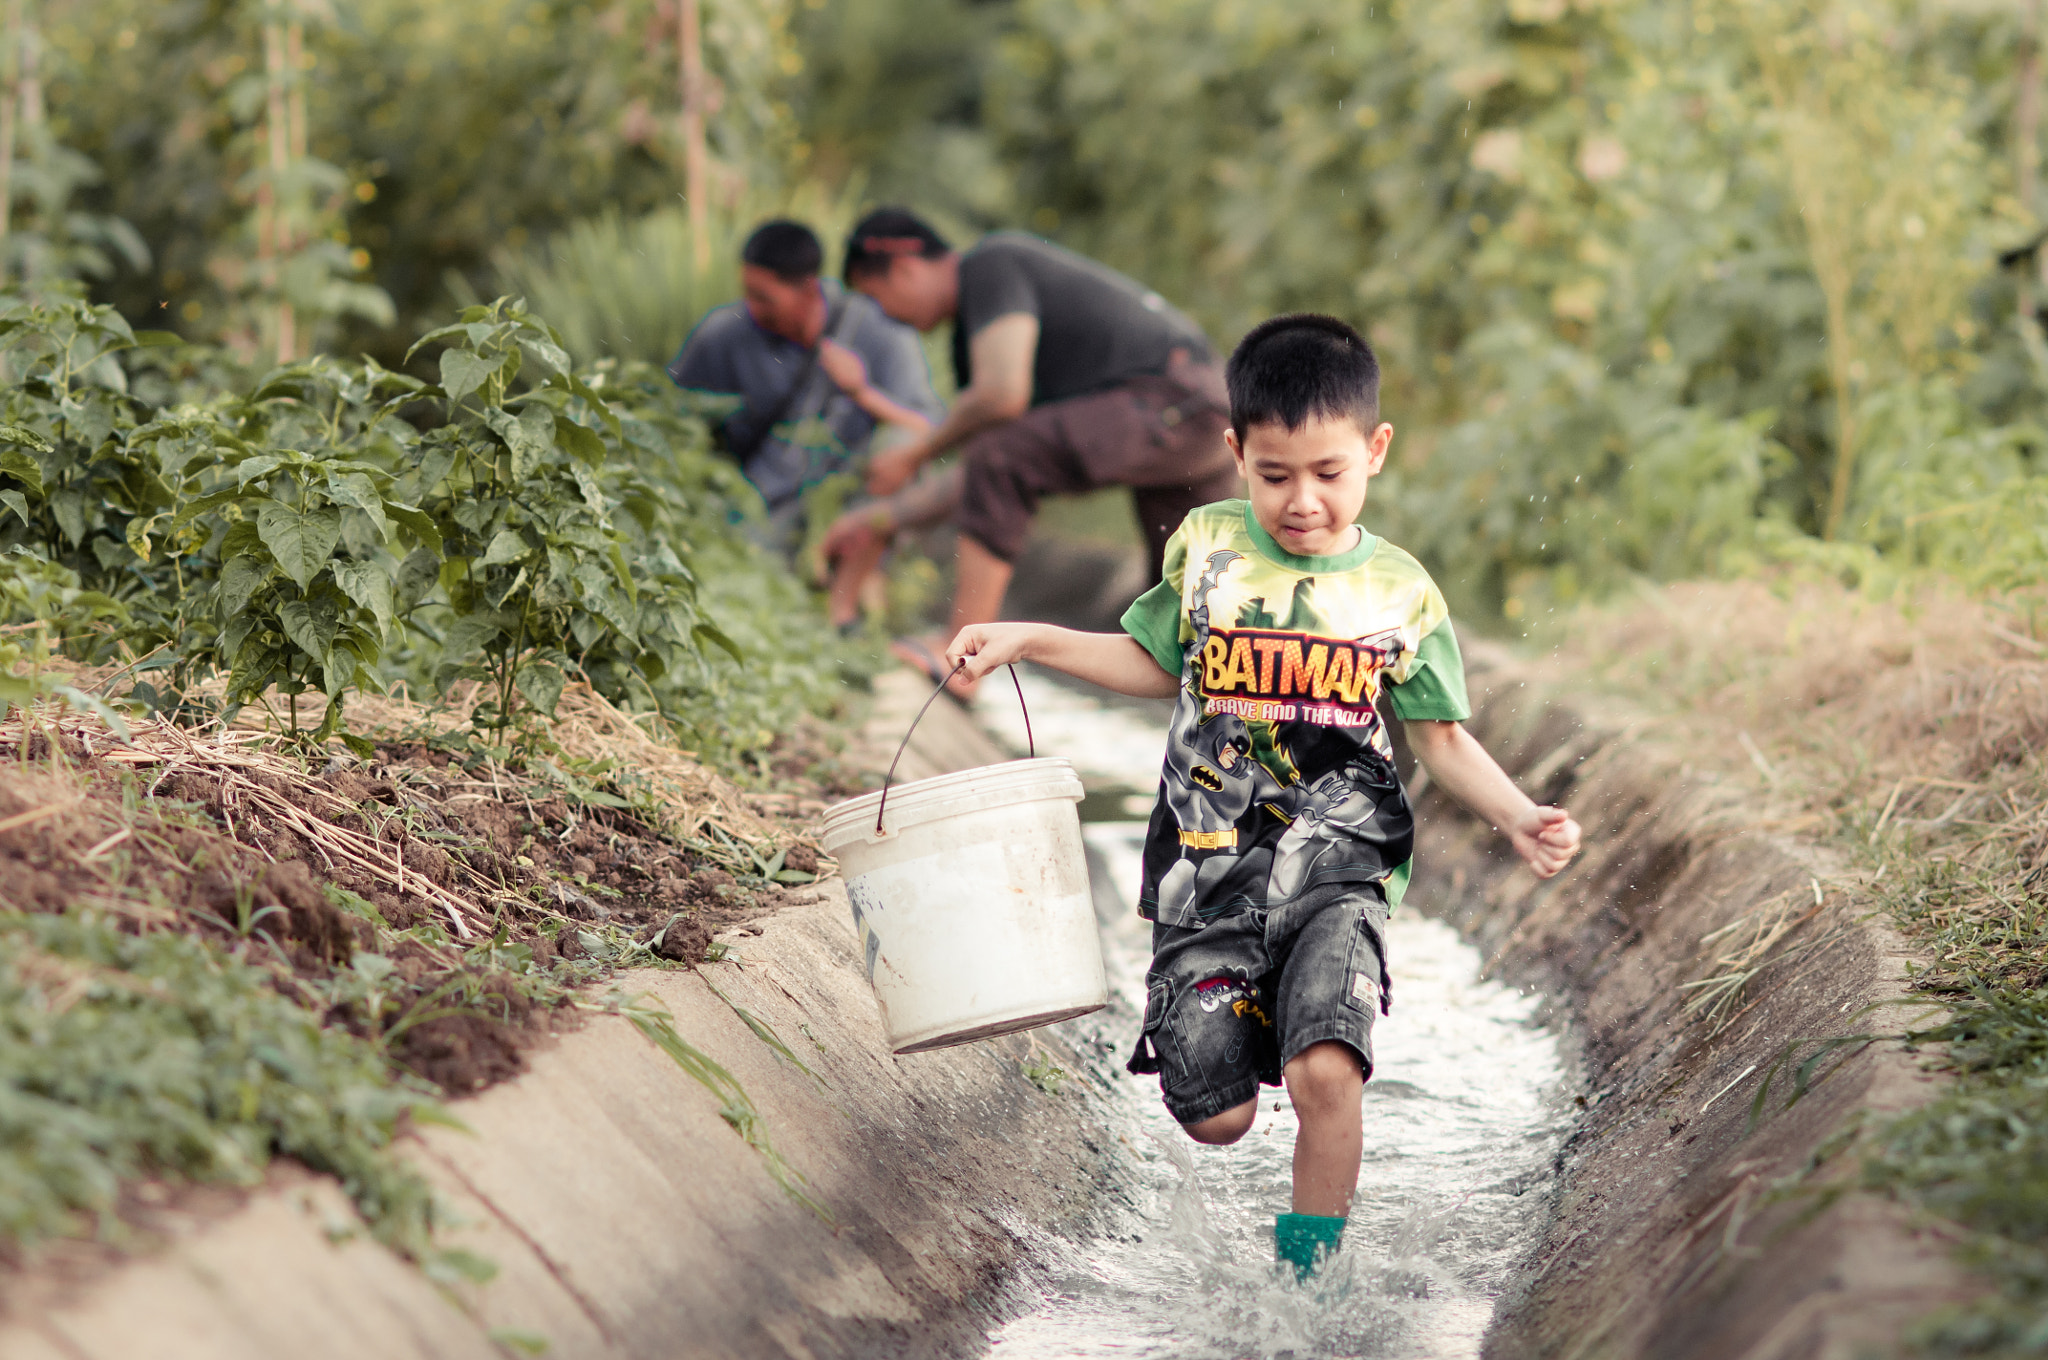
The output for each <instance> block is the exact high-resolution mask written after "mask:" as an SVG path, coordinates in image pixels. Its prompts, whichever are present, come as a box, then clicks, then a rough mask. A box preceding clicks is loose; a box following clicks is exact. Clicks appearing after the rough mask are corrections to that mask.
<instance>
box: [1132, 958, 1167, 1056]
mask: <svg viewBox="0 0 2048 1360" xmlns="http://www.w3.org/2000/svg"><path fill="white" fill-rule="evenodd" d="M1170 994H1171V993H1170V989H1169V988H1168V986H1167V983H1166V979H1165V978H1154V979H1152V983H1151V985H1150V986H1149V987H1147V988H1146V989H1145V1027H1144V1028H1143V1029H1141V1030H1139V1031H1138V1046H1137V1047H1136V1048H1135V1049H1133V1050H1131V1060H1130V1061H1129V1062H1127V1063H1125V1064H1124V1070H1125V1071H1126V1072H1129V1073H1130V1074H1131V1075H1133V1076H1140V1077H1142V1076H1150V1075H1151V1074H1153V1073H1155V1072H1157V1071H1158V1070H1159V1045H1158V1042H1157V1040H1158V1036H1159V1028H1160V1026H1162V1025H1164V1024H1165V1023H1166V1003H1167V1000H1168V998H1169V996H1170Z"/></svg>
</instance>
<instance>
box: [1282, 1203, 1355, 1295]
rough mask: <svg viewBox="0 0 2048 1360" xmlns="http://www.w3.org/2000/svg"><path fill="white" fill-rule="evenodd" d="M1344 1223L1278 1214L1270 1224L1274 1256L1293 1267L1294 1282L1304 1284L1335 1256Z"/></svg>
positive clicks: (1309, 1215) (1335, 1219) (1341, 1237)
mask: <svg viewBox="0 0 2048 1360" xmlns="http://www.w3.org/2000/svg"><path fill="white" fill-rule="evenodd" d="M1343 1237H1344V1220H1343V1219H1341V1218H1324V1217H1323V1216H1322V1215H1320V1214H1281V1215H1280V1216H1279V1217H1277V1218H1275V1219H1274V1220H1273V1251H1274V1254H1275V1256H1276V1257H1277V1258H1278V1259H1280V1260H1282V1261H1285V1262H1287V1263H1288V1264H1289V1265H1291V1266H1293V1267H1294V1278H1295V1279H1297V1280H1306V1279H1307V1278H1308V1277H1309V1276H1311V1275H1313V1274H1315V1273H1316V1267H1317V1266H1319V1265H1321V1264H1322V1263H1323V1262H1324V1261H1325V1260H1327V1259H1329V1258H1330V1257H1332V1256H1334V1255H1336V1254H1337V1244H1338V1242H1340V1241H1342V1240H1343Z"/></svg>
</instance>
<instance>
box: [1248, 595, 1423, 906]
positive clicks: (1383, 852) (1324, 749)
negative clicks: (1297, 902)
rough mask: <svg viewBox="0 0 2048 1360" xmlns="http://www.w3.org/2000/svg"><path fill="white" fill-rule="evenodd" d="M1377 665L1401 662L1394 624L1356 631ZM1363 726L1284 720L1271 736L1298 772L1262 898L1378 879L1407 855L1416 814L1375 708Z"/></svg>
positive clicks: (1274, 898)
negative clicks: (1364, 632) (1375, 630)
mask: <svg viewBox="0 0 2048 1360" xmlns="http://www.w3.org/2000/svg"><path fill="white" fill-rule="evenodd" d="M1356 645H1357V646H1358V647H1359V648H1360V650H1361V651H1369V652H1370V654H1371V655H1372V656H1373V658H1374V665H1375V668H1376V669H1385V668H1386V667H1389V666H1392V665H1395V664H1397V663H1398V662H1399V660H1400V657H1401V653H1402V652H1403V650H1405V647H1404V644H1403V642H1402V639H1401V635H1400V633H1399V631H1398V630H1388V631H1387V632H1385V633H1382V634H1377V635H1375V636H1372V637H1365V638H1360V639H1358V640H1357V644H1356ZM1368 716H1369V717H1370V719H1371V721H1370V723H1369V724H1368V725H1367V726H1364V727H1327V726H1323V725H1320V724H1317V723H1306V722H1286V723H1281V724H1279V725H1278V726H1277V727H1276V729H1275V730H1274V734H1273V744H1274V747H1275V748H1276V749H1278V750H1281V751H1284V752H1285V753H1286V754H1287V756H1288V758H1289V759H1290V760H1292V761H1293V763H1294V767H1295V768H1296V769H1297V770H1299V771H1300V772H1301V786H1300V787H1298V788H1297V789H1295V790H1293V791H1292V792H1293V794H1294V797H1293V798H1292V799H1291V800H1290V803H1289V805H1288V807H1287V809H1286V815H1287V816H1288V817H1289V818H1290V822H1289V825H1288V827H1287V830H1286V831H1285V832H1284V833H1282V835H1281V837H1280V840H1279V842H1278V844H1276V845H1275V846H1274V847H1273V863H1272V869H1271V871H1270V875H1269V877H1268V879H1267V887H1266V897H1267V900H1268V901H1273V902H1282V901H1286V900H1287V899H1289V898H1291V897H1293V896H1294V895H1295V894H1296V893H1298V892H1300V891H1301V890H1302V889H1303V888H1305V887H1308V886H1310V885H1311V884H1313V883H1318V882H1340V881H1353V882H1361V883H1369V882H1377V881H1378V880H1380V879H1382V878H1384V877H1386V875H1387V873H1388V871H1389V870H1391V869H1392V868H1393V867H1394V866H1396V865H1398V864H1403V863H1405V862H1407V860H1408V858H1409V856H1410V855H1411V854H1412V853H1413V851H1414V848H1415V819H1414V815H1413V813H1412V812H1411V811H1410V810H1409V806H1408V799H1407V797H1406V796H1405V795H1404V794H1403V793H1402V791H1401V781H1400V777H1399V775H1398V774H1397V772H1396V771H1395V769H1394V761H1393V745H1392V742H1391V741H1390V740H1389V739H1388V736H1387V732H1386V728H1385V726H1384V725H1383V724H1382V723H1381V722H1380V719H1379V714H1378V713H1377V712H1373V711H1370V710H1369V711H1368Z"/></svg>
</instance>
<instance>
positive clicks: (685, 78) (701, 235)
mask: <svg viewBox="0 0 2048 1360" xmlns="http://www.w3.org/2000/svg"><path fill="white" fill-rule="evenodd" d="M676 67H677V71H676V74H677V79H678V81H679V82H680V85H681V90H680V93H681V95H682V134H683V203H684V205H685V206H686V207H687V208H688V209H689V213H690V260H691V264H692V265H693V266H695V268H696V271H697V273H698V274H699V275H702V274H703V273H704V272H705V271H707V270H709V269H710V268H711V221H710V219H711V213H710V208H711V204H710V200H709V198H708V197H707V195H708V194H709V192H710V191H709V189H708V187H707V180H708V175H707V172H706V167H705V164H704V157H705V150H704V49H703V42H702V32H701V19H700V16H699V14H698V9H697V0H676Z"/></svg>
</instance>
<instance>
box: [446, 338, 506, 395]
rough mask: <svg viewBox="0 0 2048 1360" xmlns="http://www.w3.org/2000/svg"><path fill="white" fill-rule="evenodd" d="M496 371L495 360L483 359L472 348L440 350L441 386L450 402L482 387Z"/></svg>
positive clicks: (496, 364)
mask: <svg viewBox="0 0 2048 1360" xmlns="http://www.w3.org/2000/svg"><path fill="white" fill-rule="evenodd" d="M497 371H498V363H497V361H496V360H491V359H485V358H483V357H481V356H479V355H478V354H477V353H475V351H473V350H466V349H448V350H443V351H441V386H442V388H443V389H444V390H445V391H446V392H447V393H448V400H449V401H450V402H459V401H461V400H462V399H463V398H464V397H466V396H468V395H469V394H470V393H472V392H474V391H476V390H477V389H478V388H479V387H482V386H483V385H484V384H485V383H486V382H488V381H489V380H490V377H491V375H492V374H493V373H495V372H497Z"/></svg>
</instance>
